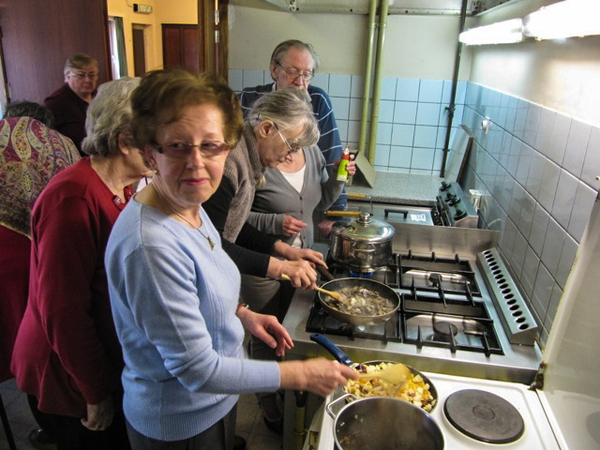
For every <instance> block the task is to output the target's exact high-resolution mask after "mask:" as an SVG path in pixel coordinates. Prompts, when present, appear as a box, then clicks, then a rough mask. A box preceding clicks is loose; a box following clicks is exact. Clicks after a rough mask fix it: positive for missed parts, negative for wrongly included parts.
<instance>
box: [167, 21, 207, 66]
mask: <svg viewBox="0 0 600 450" xmlns="http://www.w3.org/2000/svg"><path fill="white" fill-rule="evenodd" d="M162 39H163V65H164V68H165V69H169V68H171V67H183V68H184V69H187V70H189V71H190V72H192V73H195V74H198V73H199V72H200V40H199V33H198V26H197V25H177V24H163V26H162Z"/></svg>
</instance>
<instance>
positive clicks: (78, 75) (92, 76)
mask: <svg viewBox="0 0 600 450" xmlns="http://www.w3.org/2000/svg"><path fill="white" fill-rule="evenodd" d="M71 75H73V76H74V77H75V78H77V79H78V80H85V79H86V78H88V79H90V80H97V79H98V72H94V73H86V72H74V71H71Z"/></svg>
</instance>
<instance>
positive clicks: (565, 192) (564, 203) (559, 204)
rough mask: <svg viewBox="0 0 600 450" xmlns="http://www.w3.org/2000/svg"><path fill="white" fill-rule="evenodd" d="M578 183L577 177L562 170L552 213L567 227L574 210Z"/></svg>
mask: <svg viewBox="0 0 600 450" xmlns="http://www.w3.org/2000/svg"><path fill="white" fill-rule="evenodd" d="M578 184H579V182H578V180H577V178H575V177H574V176H573V175H571V174H570V173H569V172H567V171H565V170H561V171H560V176H559V178H558V186H557V188H556V195H555V196H554V203H553V204H552V211H551V214H552V217H554V219H555V220H556V221H557V222H558V223H559V224H560V225H561V226H562V227H563V228H565V229H566V228H567V227H568V226H569V219H570V218H571V211H572V210H573V199H574V198H575V193H576V192H577V186H578Z"/></svg>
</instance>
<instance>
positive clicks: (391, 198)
mask: <svg viewBox="0 0 600 450" xmlns="http://www.w3.org/2000/svg"><path fill="white" fill-rule="evenodd" d="M376 174H377V177H376V179H375V187H374V188H370V187H368V186H366V185H358V184H352V185H351V186H347V187H346V191H347V192H350V193H353V194H363V195H370V196H371V198H372V199H373V201H376V202H382V203H403V204H408V205H428V204H431V203H432V202H435V197H436V196H437V194H438V189H439V188H440V184H441V182H442V181H443V179H442V178H440V177H437V176H431V175H420V174H410V173H393V172H376Z"/></svg>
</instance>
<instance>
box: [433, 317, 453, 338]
mask: <svg viewBox="0 0 600 450" xmlns="http://www.w3.org/2000/svg"><path fill="white" fill-rule="evenodd" d="M432 322H433V333H434V334H435V335H436V336H437V337H438V338H439V339H440V340H442V341H444V342H451V341H452V339H453V338H454V337H455V336H456V335H457V334H458V327H457V326H456V325H454V324H453V323H452V322H447V321H445V320H436V319H435V314H434V315H433V316H432Z"/></svg>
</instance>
